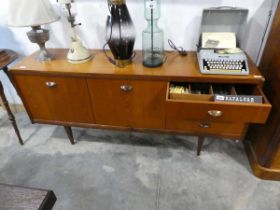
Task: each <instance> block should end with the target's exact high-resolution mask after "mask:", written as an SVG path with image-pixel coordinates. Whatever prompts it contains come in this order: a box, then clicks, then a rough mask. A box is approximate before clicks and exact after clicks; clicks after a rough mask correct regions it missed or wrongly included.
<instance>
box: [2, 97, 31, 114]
mask: <svg viewBox="0 0 280 210" xmlns="http://www.w3.org/2000/svg"><path fill="white" fill-rule="evenodd" d="M9 106H10V109H11V110H12V112H13V113H16V112H26V110H25V108H24V106H23V105H22V104H9ZM0 107H1V108H3V109H5V107H4V105H3V102H2V101H1V99H0Z"/></svg>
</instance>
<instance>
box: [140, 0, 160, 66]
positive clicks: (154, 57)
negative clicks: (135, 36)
mask: <svg viewBox="0 0 280 210" xmlns="http://www.w3.org/2000/svg"><path fill="white" fill-rule="evenodd" d="M145 18H146V20H147V21H148V27H147V28H146V29H145V30H144V31H143V33H142V43H143V65H144V66H147V67H158V66H160V65H162V64H163V62H164V60H165V54H164V34H163V30H162V29H160V28H159V27H158V20H159V18H160V0H145Z"/></svg>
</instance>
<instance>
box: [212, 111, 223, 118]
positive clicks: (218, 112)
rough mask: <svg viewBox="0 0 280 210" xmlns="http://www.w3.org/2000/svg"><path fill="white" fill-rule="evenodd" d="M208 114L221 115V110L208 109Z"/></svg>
mask: <svg viewBox="0 0 280 210" xmlns="http://www.w3.org/2000/svg"><path fill="white" fill-rule="evenodd" d="M208 114H209V115H210V116H212V117H221V116H222V115H223V112H222V111H220V110H209V111H208Z"/></svg>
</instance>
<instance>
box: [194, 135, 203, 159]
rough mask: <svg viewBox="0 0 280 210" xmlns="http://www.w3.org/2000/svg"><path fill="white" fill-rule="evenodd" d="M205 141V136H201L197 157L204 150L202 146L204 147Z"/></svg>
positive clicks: (198, 142)
mask: <svg viewBox="0 0 280 210" xmlns="http://www.w3.org/2000/svg"><path fill="white" fill-rule="evenodd" d="M204 139H205V137H204V136H199V137H198V141H197V150H196V154H197V156H199V155H200V152H201V149H202V146H203V143H204Z"/></svg>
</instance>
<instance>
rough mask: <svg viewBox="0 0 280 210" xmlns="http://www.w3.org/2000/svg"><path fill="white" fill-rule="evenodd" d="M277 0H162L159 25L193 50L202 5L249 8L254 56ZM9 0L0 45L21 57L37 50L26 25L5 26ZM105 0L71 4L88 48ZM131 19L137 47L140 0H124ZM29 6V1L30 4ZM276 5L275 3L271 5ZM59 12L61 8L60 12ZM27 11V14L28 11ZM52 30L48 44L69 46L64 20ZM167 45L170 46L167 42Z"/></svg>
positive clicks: (11, 95) (96, 41)
mask: <svg viewBox="0 0 280 210" xmlns="http://www.w3.org/2000/svg"><path fill="white" fill-rule="evenodd" d="M275 1H276V0H162V16H161V19H160V22H159V25H160V26H161V28H162V29H163V30H164V32H165V38H166V39H167V38H170V39H172V40H173V41H174V42H175V44H177V45H182V46H183V47H184V48H186V49H187V50H195V45H196V43H197V40H198V36H199V29H200V22H201V14H202V10H203V9H204V8H209V7H218V6H234V7H243V8H247V9H249V19H248V27H247V30H246V34H247V36H246V37H247V40H246V43H245V50H246V51H247V52H248V53H249V54H250V56H251V57H252V58H253V59H254V60H256V59H257V56H258V53H259V50H260V47H261V43H262V37H263V33H264V28H265V25H266V20H267V16H268V13H269V10H270V9H271V7H272V5H273V4H272V2H274V3H275ZM8 2H9V1H8V0H0V5H1V8H0V48H10V49H13V50H15V51H17V52H19V53H20V55H21V57H23V56H26V55H29V54H31V53H32V52H34V51H35V50H37V49H38V48H37V46H36V45H34V44H32V43H30V42H29V40H28V38H27V36H26V35H25V33H26V32H27V31H28V30H30V29H29V28H8V27H6V26H5V19H6V17H7V16H8V15H10V14H7V5H8ZM51 2H52V3H53V5H54V7H55V8H56V9H57V11H58V12H60V11H61V10H60V7H59V5H58V4H57V3H56V0H51ZM106 2H107V1H106V0H76V3H75V4H74V5H75V6H74V7H75V8H74V9H75V10H76V11H77V14H78V16H77V21H80V22H82V24H83V25H82V26H81V27H79V34H80V36H81V38H82V39H83V40H84V42H85V43H86V46H87V47H88V48H101V47H102V45H103V44H104V42H105V39H104V34H105V29H104V25H105V21H106V16H107V15H108V8H107V4H106ZM127 5H128V8H129V10H130V13H131V16H132V19H133V21H134V24H135V26H136V28H137V40H136V45H135V48H136V49H141V46H142V43H141V40H142V38H141V33H142V30H143V29H144V28H145V27H146V21H145V19H144V17H143V13H144V6H143V0H127ZM31 6H32V5H31ZM274 7H275V5H274ZM60 13H61V12H60ZM27 15H28V14H27ZM46 28H48V29H50V31H51V39H50V41H49V42H48V43H47V47H51V48H58V47H65V48H67V47H68V46H69V44H70V43H69V42H70V41H69V37H68V34H67V33H65V32H67V31H68V27H67V21H66V20H65V18H62V19H61V20H60V21H59V22H56V23H52V24H50V25H47V26H46ZM166 49H169V46H168V44H167V42H166ZM0 79H1V80H2V81H3V80H4V85H5V90H6V93H7V96H8V100H9V101H10V102H11V103H20V100H19V98H18V97H17V96H16V94H15V92H14V90H13V88H12V86H11V85H10V84H9V82H8V80H7V78H5V76H4V75H3V74H0Z"/></svg>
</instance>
